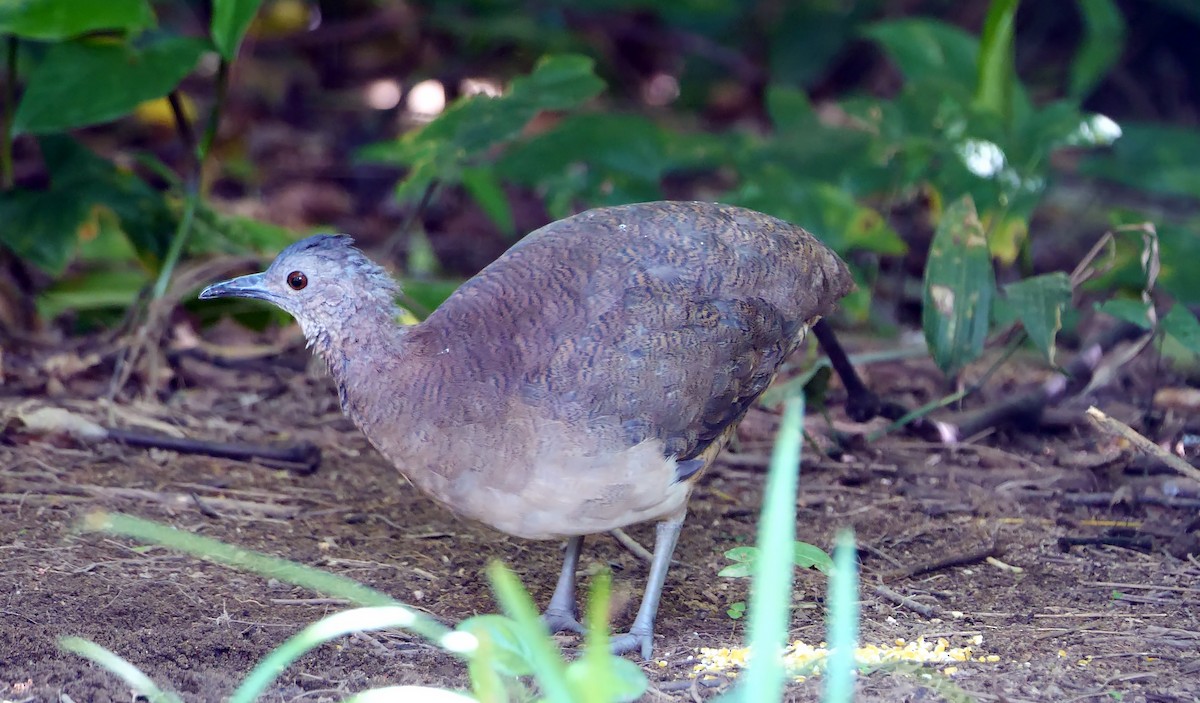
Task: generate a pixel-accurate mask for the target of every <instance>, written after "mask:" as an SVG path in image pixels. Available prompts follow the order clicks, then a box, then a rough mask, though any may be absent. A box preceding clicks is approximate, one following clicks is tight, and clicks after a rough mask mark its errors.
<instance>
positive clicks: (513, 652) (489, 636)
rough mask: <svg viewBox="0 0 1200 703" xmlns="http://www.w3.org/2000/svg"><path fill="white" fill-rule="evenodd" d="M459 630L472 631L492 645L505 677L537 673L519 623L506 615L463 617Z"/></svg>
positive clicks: (493, 661)
mask: <svg viewBox="0 0 1200 703" xmlns="http://www.w3.org/2000/svg"><path fill="white" fill-rule="evenodd" d="M457 629H458V630H461V631H463V632H470V633H471V634H473V635H475V636H476V637H478V638H479V639H480V640H484V639H486V640H487V641H488V642H489V643H490V645H491V654H492V656H493V657H494V659H493V660H492V666H493V667H495V668H496V669H498V670H499V672H500V673H501V674H502V675H504V676H528V675H530V674H532V673H533V665H532V664H531V663H530V660H529V657H530V654H529V648H528V647H526V646H525V643H524V642H523V641H522V640H521V636H520V633H519V632H518V630H517V626H516V623H514V622H513V621H512V620H511V619H510V618H506V617H504V616H503V615H495V614H491V613H489V614H486V615H476V616H474V617H471V618H467V619H466V620H463V621H462V622H461V623H459V625H458V628H457Z"/></svg>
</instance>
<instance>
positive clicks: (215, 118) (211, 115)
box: [153, 59, 229, 300]
mask: <svg viewBox="0 0 1200 703" xmlns="http://www.w3.org/2000/svg"><path fill="white" fill-rule="evenodd" d="M228 90H229V63H228V62H227V61H225V60H224V59H222V60H221V65H220V67H219V68H218V70H217V85H216V97H215V99H214V101H213V105H212V108H211V109H210V110H209V112H208V122H207V124H206V125H205V127H204V136H203V137H202V138H201V140H200V142H199V143H197V142H196V135H195V133H194V132H193V131H192V126H191V124H190V123H189V122H188V120H187V115H186V114H185V113H184V111H183V105H182V104H181V102H180V100H179V96H178V94H177V93H176V92H172V93H171V95H170V98H169V100H170V103H171V111H172V112H173V113H174V115H175V124H176V127H177V128H178V130H179V138H180V139H181V140H182V141H183V142H184V144H185V145H187V146H188V147H189V150H191V151H192V154H193V159H192V168H191V173H190V174H189V176H188V178H187V180H186V185H185V189H186V190H185V195H184V206H183V215H182V216H181V217H180V218H179V226H178V227H177V228H176V229H175V236H174V237H172V239H171V248H170V249H168V250H167V256H166V258H164V259H163V264H162V268H161V269H160V270H159V272H158V279H157V280H156V281H155V282H154V293H153V300H160V299H161V298H162V297H163V296H164V295H166V293H167V286H168V284H170V282H171V275H172V274H173V273H174V272H175V267H176V266H177V265H178V264H179V258H180V256H182V255H183V248H184V245H185V244H187V240H188V237H189V236H191V233H192V222H193V220H195V217H196V208H198V207H199V206H200V199H201V198H202V197H204V195H205V193H206V192H207V191H208V185H207V183H205V178H204V161H205V159H207V158H208V153H209V151H210V150H211V149H212V145H213V142H214V141H215V140H216V135H217V126H218V125H219V124H220V122H221V109H222V108H223V107H224V105H225V95H226V93H227V92H228Z"/></svg>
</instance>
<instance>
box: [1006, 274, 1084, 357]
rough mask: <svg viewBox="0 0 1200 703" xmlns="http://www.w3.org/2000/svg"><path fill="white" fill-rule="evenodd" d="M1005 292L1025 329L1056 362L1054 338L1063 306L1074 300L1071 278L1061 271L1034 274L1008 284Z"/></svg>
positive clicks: (1060, 327)
mask: <svg viewBox="0 0 1200 703" xmlns="http://www.w3.org/2000/svg"><path fill="white" fill-rule="evenodd" d="M1004 293H1005V295H1007V296H1008V302H1009V303H1010V304H1011V305H1012V306H1013V308H1014V309H1015V311H1016V314H1017V317H1018V318H1019V319H1020V320H1021V325H1022V326H1024V327H1025V333H1026V334H1028V335H1029V338H1030V339H1031V340H1033V343H1034V344H1035V345H1037V348H1038V349H1040V350H1041V351H1042V354H1045V355H1046V359H1047V360H1048V361H1049V362H1050V363H1051V364H1053V363H1054V338H1055V336H1057V335H1058V332H1059V330H1061V329H1062V314H1063V310H1065V309H1066V307H1067V306H1068V305H1070V304H1071V279H1070V278H1069V277H1068V276H1067V274H1065V273H1062V272H1061V271H1057V272H1054V273H1047V274H1042V275H1041V276H1032V277H1030V278H1026V279H1025V280H1023V281H1016V282H1015V283H1010V284H1008V285H1007V286H1005V287H1004Z"/></svg>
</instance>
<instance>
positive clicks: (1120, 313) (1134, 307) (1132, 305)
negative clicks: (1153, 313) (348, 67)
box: [1096, 298, 1154, 330]
mask: <svg viewBox="0 0 1200 703" xmlns="http://www.w3.org/2000/svg"><path fill="white" fill-rule="evenodd" d="M1096 309H1097V310H1099V311H1100V312H1102V313H1104V314H1106V315H1112V316H1113V317H1115V318H1117V319H1118V320H1124V321H1126V322H1130V323H1133V324H1135V325H1137V326H1138V327H1141V328H1142V329H1147V330H1148V329H1150V328H1151V327H1153V326H1154V325H1153V323H1152V322H1151V321H1150V314H1149V313H1150V308H1149V307H1148V306H1147V305H1146V303H1145V302H1144V301H1141V300H1137V299H1135V298H1113V299H1112V300H1106V301H1104V302H1103V303H1100V304H1099V305H1097V306H1096Z"/></svg>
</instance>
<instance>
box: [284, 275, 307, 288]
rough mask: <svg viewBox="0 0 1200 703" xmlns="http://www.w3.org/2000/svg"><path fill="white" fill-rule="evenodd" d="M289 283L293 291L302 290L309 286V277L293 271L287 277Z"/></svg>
mask: <svg viewBox="0 0 1200 703" xmlns="http://www.w3.org/2000/svg"><path fill="white" fill-rule="evenodd" d="M287 282H288V285H289V286H291V287H292V290H300V289H301V288H303V287H304V286H307V285H308V276H305V275H304V273H303V272H302V271H292V272H291V273H289V274H288V275H287Z"/></svg>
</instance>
